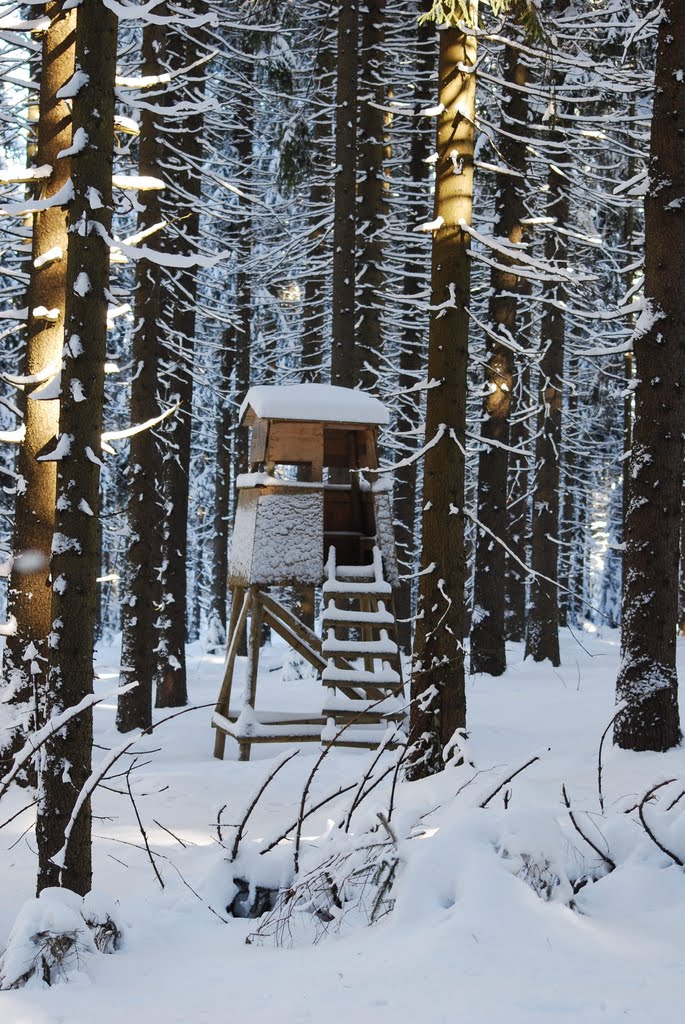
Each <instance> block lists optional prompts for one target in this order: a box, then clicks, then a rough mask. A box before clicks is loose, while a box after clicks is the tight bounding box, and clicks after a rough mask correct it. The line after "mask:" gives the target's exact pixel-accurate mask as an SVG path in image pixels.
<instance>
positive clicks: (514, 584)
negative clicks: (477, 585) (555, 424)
mask: <svg viewBox="0 0 685 1024" xmlns="http://www.w3.org/2000/svg"><path fill="white" fill-rule="evenodd" d="M521 337H522V335H521V332H519V340H521ZM524 347H525V345H524ZM529 394H530V367H529V366H528V365H527V364H526V365H525V366H524V367H523V368H522V370H521V373H520V374H519V376H518V380H517V382H516V392H515V396H514V402H515V410H516V411H515V415H517V414H518V419H516V420H515V422H513V423H512V425H511V430H510V439H511V445H512V448H518V449H519V451H518V453H517V454H516V455H512V457H511V459H510V460H509V497H508V502H507V514H508V517H509V526H508V537H509V550H510V552H511V555H507V558H506V562H505V566H506V569H505V577H504V590H505V602H506V612H505V620H504V623H505V632H506V637H507V640H515V641H517V642H519V641H521V640H523V638H524V636H525V632H526V578H527V575H528V574H527V572H526V570H525V568H524V566H525V565H526V564H527V562H526V542H527V539H528V518H529V517H528V512H529V504H530V503H529V500H528V482H529V478H530V471H529V465H528V462H529V459H528V456H527V455H526V454H525V452H524V451H523V449H524V448H525V445H526V442H527V441H528V439H529V438H530V433H531V432H530V427H529V420H528V419H527V418H524V411H525V408H526V405H527V403H528V396H529Z"/></svg>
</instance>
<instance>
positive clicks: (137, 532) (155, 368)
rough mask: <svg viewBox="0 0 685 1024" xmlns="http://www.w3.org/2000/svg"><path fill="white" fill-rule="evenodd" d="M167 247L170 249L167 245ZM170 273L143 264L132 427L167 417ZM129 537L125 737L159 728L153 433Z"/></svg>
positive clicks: (155, 151)
mask: <svg viewBox="0 0 685 1024" xmlns="http://www.w3.org/2000/svg"><path fill="white" fill-rule="evenodd" d="M165 50H166V28H165V26H161V25H146V26H145V28H144V30H143V49H142V58H143V61H142V72H143V75H144V76H146V77H148V76H149V77H156V76H158V75H161V74H163V73H164V72H165V71H166V66H165V63H164V60H165V55H166V54H165ZM167 89H168V86H166V85H163V86H162V89H161V90H155V91H153V92H152V93H150V92H148V93H147V94H146V104H147V105H150V106H152V107H159V106H160V105H163V104H164V102H165V95H166V90H167ZM161 120H162V119H161V118H160V115H159V112H158V111H157V110H150V109H148V107H147V106H144V107H143V109H142V110H141V115H140V152H139V170H140V174H141V175H155V174H158V173H159V168H160V167H161V166H162V163H163V160H162V154H163V151H162V146H161V141H160V136H161V133H162V131H163V126H162V124H161V123H160V122H161ZM141 199H142V205H143V209H142V210H141V211H140V213H139V214H138V230H139V231H141V232H142V231H146V230H148V229H150V228H152V227H153V226H154V225H155V224H159V223H161V222H162V220H163V219H164V218H163V215H162V210H161V202H160V195H159V192H158V191H157V190H150V191H148V192H146V193H144V195H143V196H142V197H141ZM157 244H159V246H160V248H163V247H164V242H163V241H162V240H160V243H157ZM161 276H162V271H161V268H160V267H159V265H158V264H157V263H155V262H153V261H152V260H146V259H141V260H138V262H137V263H136V279H135V302H134V308H135V315H134V327H133V338H132V360H133V366H134V367H135V373H134V375H133V380H132V383H131V425H132V426H135V425H136V424H141V423H146V422H148V421H149V420H151V419H153V418H154V417H155V416H157V415H158V413H159V402H158V387H159V380H158V374H159V347H160V345H159V336H160V332H161V327H162V319H163V312H162V308H161V299H162V283H161ZM128 472H129V498H128V528H129V538H128V547H127V551H126V569H125V588H126V589H125V595H124V600H123V601H122V643H121V676H120V681H121V684H122V686H124V685H126V684H127V683H132V682H136V683H137V684H138V685H137V686H136V688H135V689H134V690H130V691H129V692H128V693H126V694H123V695H122V696H120V697H119V700H118V704H117V727H118V728H119V730H120V731H121V732H128V731H129V730H131V729H146V728H147V727H148V726H149V725H150V724H151V722H152V687H153V681H154V678H155V671H156V667H157V658H156V655H155V647H156V646H157V644H156V642H155V639H154V637H155V622H156V620H157V615H158V608H159V600H160V590H159V580H158V572H159V569H160V567H161V565H162V535H161V530H160V515H161V510H160V508H159V490H160V487H161V480H162V462H161V454H160V451H159V445H158V443H157V440H156V438H155V437H154V435H153V433H152V431H151V430H143V431H141V432H140V433H138V434H135V435H134V436H133V437H132V438H131V447H130V456H129V470H128Z"/></svg>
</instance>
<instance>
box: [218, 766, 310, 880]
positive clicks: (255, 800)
mask: <svg viewBox="0 0 685 1024" xmlns="http://www.w3.org/2000/svg"><path fill="white" fill-rule="evenodd" d="M299 752H300V750H299V747H298V748H297V749H296V750H291V751H290V753H286V754H283V755H282V757H281V758H280V760H279V761H277V763H276V764H275V765H274V767H273V768H272V769H271V771H270V772H269V774H268V775H267V777H266V778H265V780H264V782H263V783H262V785H261V786H260V787H259V789H258V790H257V792H256V793H255V795H254V797H253V798H252V800H251V801H250V804H249V806H248V808H247V810H246V811H245V814H244V815H243V818H242V821H241V822H240V824H239V825H238V828H237V830H236V834H235V839H234V840H233V847H232V849H231V860H232V861H233V860H235V859H236V857H237V856H238V847H239V846H240V840H241V839H242V838H243V833H244V831H245V826H246V825H247V822H248V819H249V817H250V815H251V814H252V812H253V811H254V809H255V807H256V806H257V804H258V803H259V801H260V799H261V797H262V794H263V792H264V790H265V789H266V788H267V786H269V785H270V784H271V783H272V782H273V780H274V779H275V778H276V776H277V775H278V773H279V772H280V770H281V768H284V767H285V766H286V765H287V763H288V761H292V759H293V758H294V757H295V756H296V755H297V754H299Z"/></svg>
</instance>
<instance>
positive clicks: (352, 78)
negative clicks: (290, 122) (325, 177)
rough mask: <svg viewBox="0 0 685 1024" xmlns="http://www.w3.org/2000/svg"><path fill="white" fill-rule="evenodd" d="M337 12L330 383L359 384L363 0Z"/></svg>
mask: <svg viewBox="0 0 685 1024" xmlns="http://www.w3.org/2000/svg"><path fill="white" fill-rule="evenodd" d="M338 12H339V13H338V85H337V90H336V116H335V163H336V175H335V189H334V205H335V212H334V220H333V323H332V345H331V383H332V384H339V385H342V386H343V387H354V385H355V384H356V381H357V362H356V351H355V338H356V331H355V318H356V308H355V261H356V256H355V227H356V221H357V211H356V173H357V69H358V60H359V57H358V25H359V0H339V7H338Z"/></svg>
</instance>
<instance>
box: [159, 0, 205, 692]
mask: <svg viewBox="0 0 685 1024" xmlns="http://www.w3.org/2000/svg"><path fill="white" fill-rule="evenodd" d="M204 6H205V5H204V2H203V0H196V2H195V4H194V9H195V11H196V12H198V13H199V12H200V11H203V10H204ZM201 38H202V34H200V35H199V36H198V34H197V33H195V32H193V31H192V30H190V29H189V28H188V27H187V26H186V27H184V29H183V30H182V31H176V30H173V29H171V28H169V29H167V47H168V52H169V56H170V58H171V59H173V61H174V64H175V65H176V66H178V67H179V68H186V69H188V70H186V71H185V73H184V77H185V79H186V80H185V88H184V93H185V99H186V102H187V103H188V105H189V107H190V108H191V110H192V112H191V113H189V114H188V115H187V116H186V117H185V118H184V119H183V120H182V121H181V124H180V125H178V126H175V127H172V126H171V125H170V126H169V133H168V136H167V139H166V155H165V164H166V166H167V172H168V174H173V177H174V189H173V195H172V194H169V195H168V196H166V195H165V196H164V197H163V199H162V206H163V208H164V207H165V206H167V204H168V205H169V207H170V208H169V212H168V214H167V216H168V218H169V219H171V217H172V216H173V218H174V219H178V217H179V206H180V208H181V211H182V221H181V223H182V233H181V232H180V233H179V247H180V248H181V249H185V250H186V254H188V255H189V254H191V253H192V252H193V251H194V246H195V243H196V240H197V239H198V236H199V226H200V198H201V194H202V154H203V145H202V131H203V125H204V118H203V115H202V107H203V101H204V93H205V74H206V65H205V64H203V63H201V64H199V65H198V64H197V57H198V50H199V49H200V50H201V44H200V40H201ZM171 204H173V206H171ZM172 211H173V212H172ZM196 294H197V271H196V270H181V271H171V272H169V273H168V274H167V275H166V276H165V278H164V284H163V289H162V299H161V302H162V308H163V309H167V310H168V319H167V323H166V325H165V326H166V329H165V335H164V338H163V339H162V358H163V359H164V361H165V363H166V367H165V370H166V373H167V399H168V401H169V404H170V405H178V412H177V414H176V415H175V416H173V417H172V418H170V420H169V421H168V424H169V425H168V428H167V432H166V433H167V449H166V451H165V453H164V456H163V461H164V495H165V503H166V507H165V516H164V535H163V553H164V574H163V577H162V583H161V586H162V598H161V599H162V603H163V609H162V613H161V615H160V636H159V644H158V648H157V655H158V675H157V687H156V694H155V705H156V707H158V708H168V707H182V706H183V705H185V704H187V703H188V685H187V678H186V655H185V643H186V596H187V558H188V503H189V494H190V443H191V430H192V410H193V356H194V352H195V319H196V318H195V297H196Z"/></svg>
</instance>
